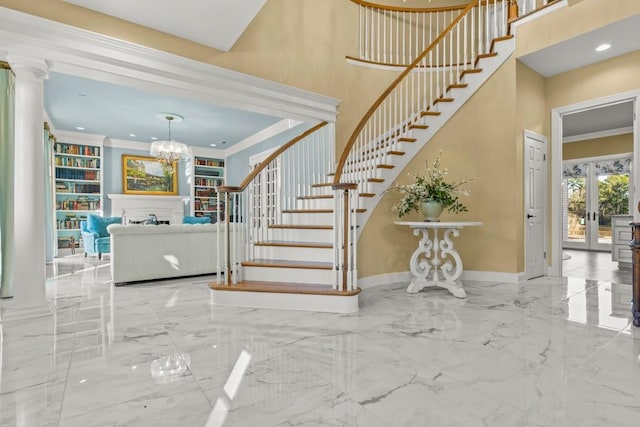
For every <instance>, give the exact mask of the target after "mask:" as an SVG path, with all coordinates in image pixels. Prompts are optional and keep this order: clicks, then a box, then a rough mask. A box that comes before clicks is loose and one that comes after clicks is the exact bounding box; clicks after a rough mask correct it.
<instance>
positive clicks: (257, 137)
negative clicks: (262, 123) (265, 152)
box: [224, 119, 302, 156]
mask: <svg viewBox="0 0 640 427" xmlns="http://www.w3.org/2000/svg"><path fill="white" fill-rule="evenodd" d="M301 123H302V122H299V121H297V120H289V119H284V120H280V121H279V122H278V123H274V124H273V125H271V126H269V127H268V128H266V129H263V130H261V131H260V132H256V133H254V134H253V135H251V136H250V137H248V138H245V139H244V140H242V141H240V142H238V143H237V144H234V145H233V146H231V147H229V148H227V149H226V150H224V152H225V154H226V155H227V156H232V155H234V154H236V153H239V152H240V151H243V150H245V149H247V148H249V147H251V146H253V145H256V144H259V143H261V142H262V141H266V140H267V139H269V138H271V137H273V136H276V135H278V134H280V133H282V132H285V131H288V130H289V129H291V128H294V127H296V126H298V125H300V124H301Z"/></svg>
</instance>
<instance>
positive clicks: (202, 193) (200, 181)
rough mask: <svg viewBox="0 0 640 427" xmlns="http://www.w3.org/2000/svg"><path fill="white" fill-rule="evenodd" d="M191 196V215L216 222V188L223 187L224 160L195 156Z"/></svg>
mask: <svg viewBox="0 0 640 427" xmlns="http://www.w3.org/2000/svg"><path fill="white" fill-rule="evenodd" d="M192 176H193V185H192V188H193V190H192V191H193V194H192V195H191V196H192V197H191V200H192V201H193V202H192V203H191V214H192V215H195V216H208V217H210V218H211V219H212V221H211V222H216V220H217V218H216V209H217V204H218V194H217V192H216V188H217V187H218V186H221V185H224V160H222V159H214V158H210V157H200V156H195V157H194V158H193V174H192Z"/></svg>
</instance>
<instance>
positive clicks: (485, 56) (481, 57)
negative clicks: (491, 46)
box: [473, 52, 498, 67]
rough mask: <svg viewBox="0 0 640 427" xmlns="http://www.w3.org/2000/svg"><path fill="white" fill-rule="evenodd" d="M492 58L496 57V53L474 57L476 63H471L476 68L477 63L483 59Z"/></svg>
mask: <svg viewBox="0 0 640 427" xmlns="http://www.w3.org/2000/svg"><path fill="white" fill-rule="evenodd" d="M494 56H498V52H489V53H481V54H480V55H478V56H477V57H476V61H475V62H474V63H473V66H474V67H477V66H478V63H479V62H480V60H481V59H483V58H493V57H494Z"/></svg>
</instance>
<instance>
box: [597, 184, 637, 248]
mask: <svg viewBox="0 0 640 427" xmlns="http://www.w3.org/2000/svg"><path fill="white" fill-rule="evenodd" d="M597 203H598V205H597V207H594V212H597V213H598V218H597V219H598V221H597V227H598V229H597V232H596V233H594V234H597V236H598V237H597V243H596V244H597V245H598V246H599V247H600V248H602V245H611V216H612V215H627V214H628V213H629V174H628V173H620V174H610V175H598V197H597Z"/></svg>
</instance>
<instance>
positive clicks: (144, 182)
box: [122, 154, 178, 196]
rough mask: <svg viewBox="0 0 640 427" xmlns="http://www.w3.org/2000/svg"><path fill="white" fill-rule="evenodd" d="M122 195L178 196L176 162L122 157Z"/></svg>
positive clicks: (124, 155) (140, 157)
mask: <svg viewBox="0 0 640 427" xmlns="http://www.w3.org/2000/svg"><path fill="white" fill-rule="evenodd" d="M122 193H123V194H142V195H157V196H175V195H177V194H178V162H173V163H172V164H170V165H169V164H167V163H165V162H163V161H161V160H158V159H156V158H155V157H147V156H133V155H129V154H123V155H122Z"/></svg>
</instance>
